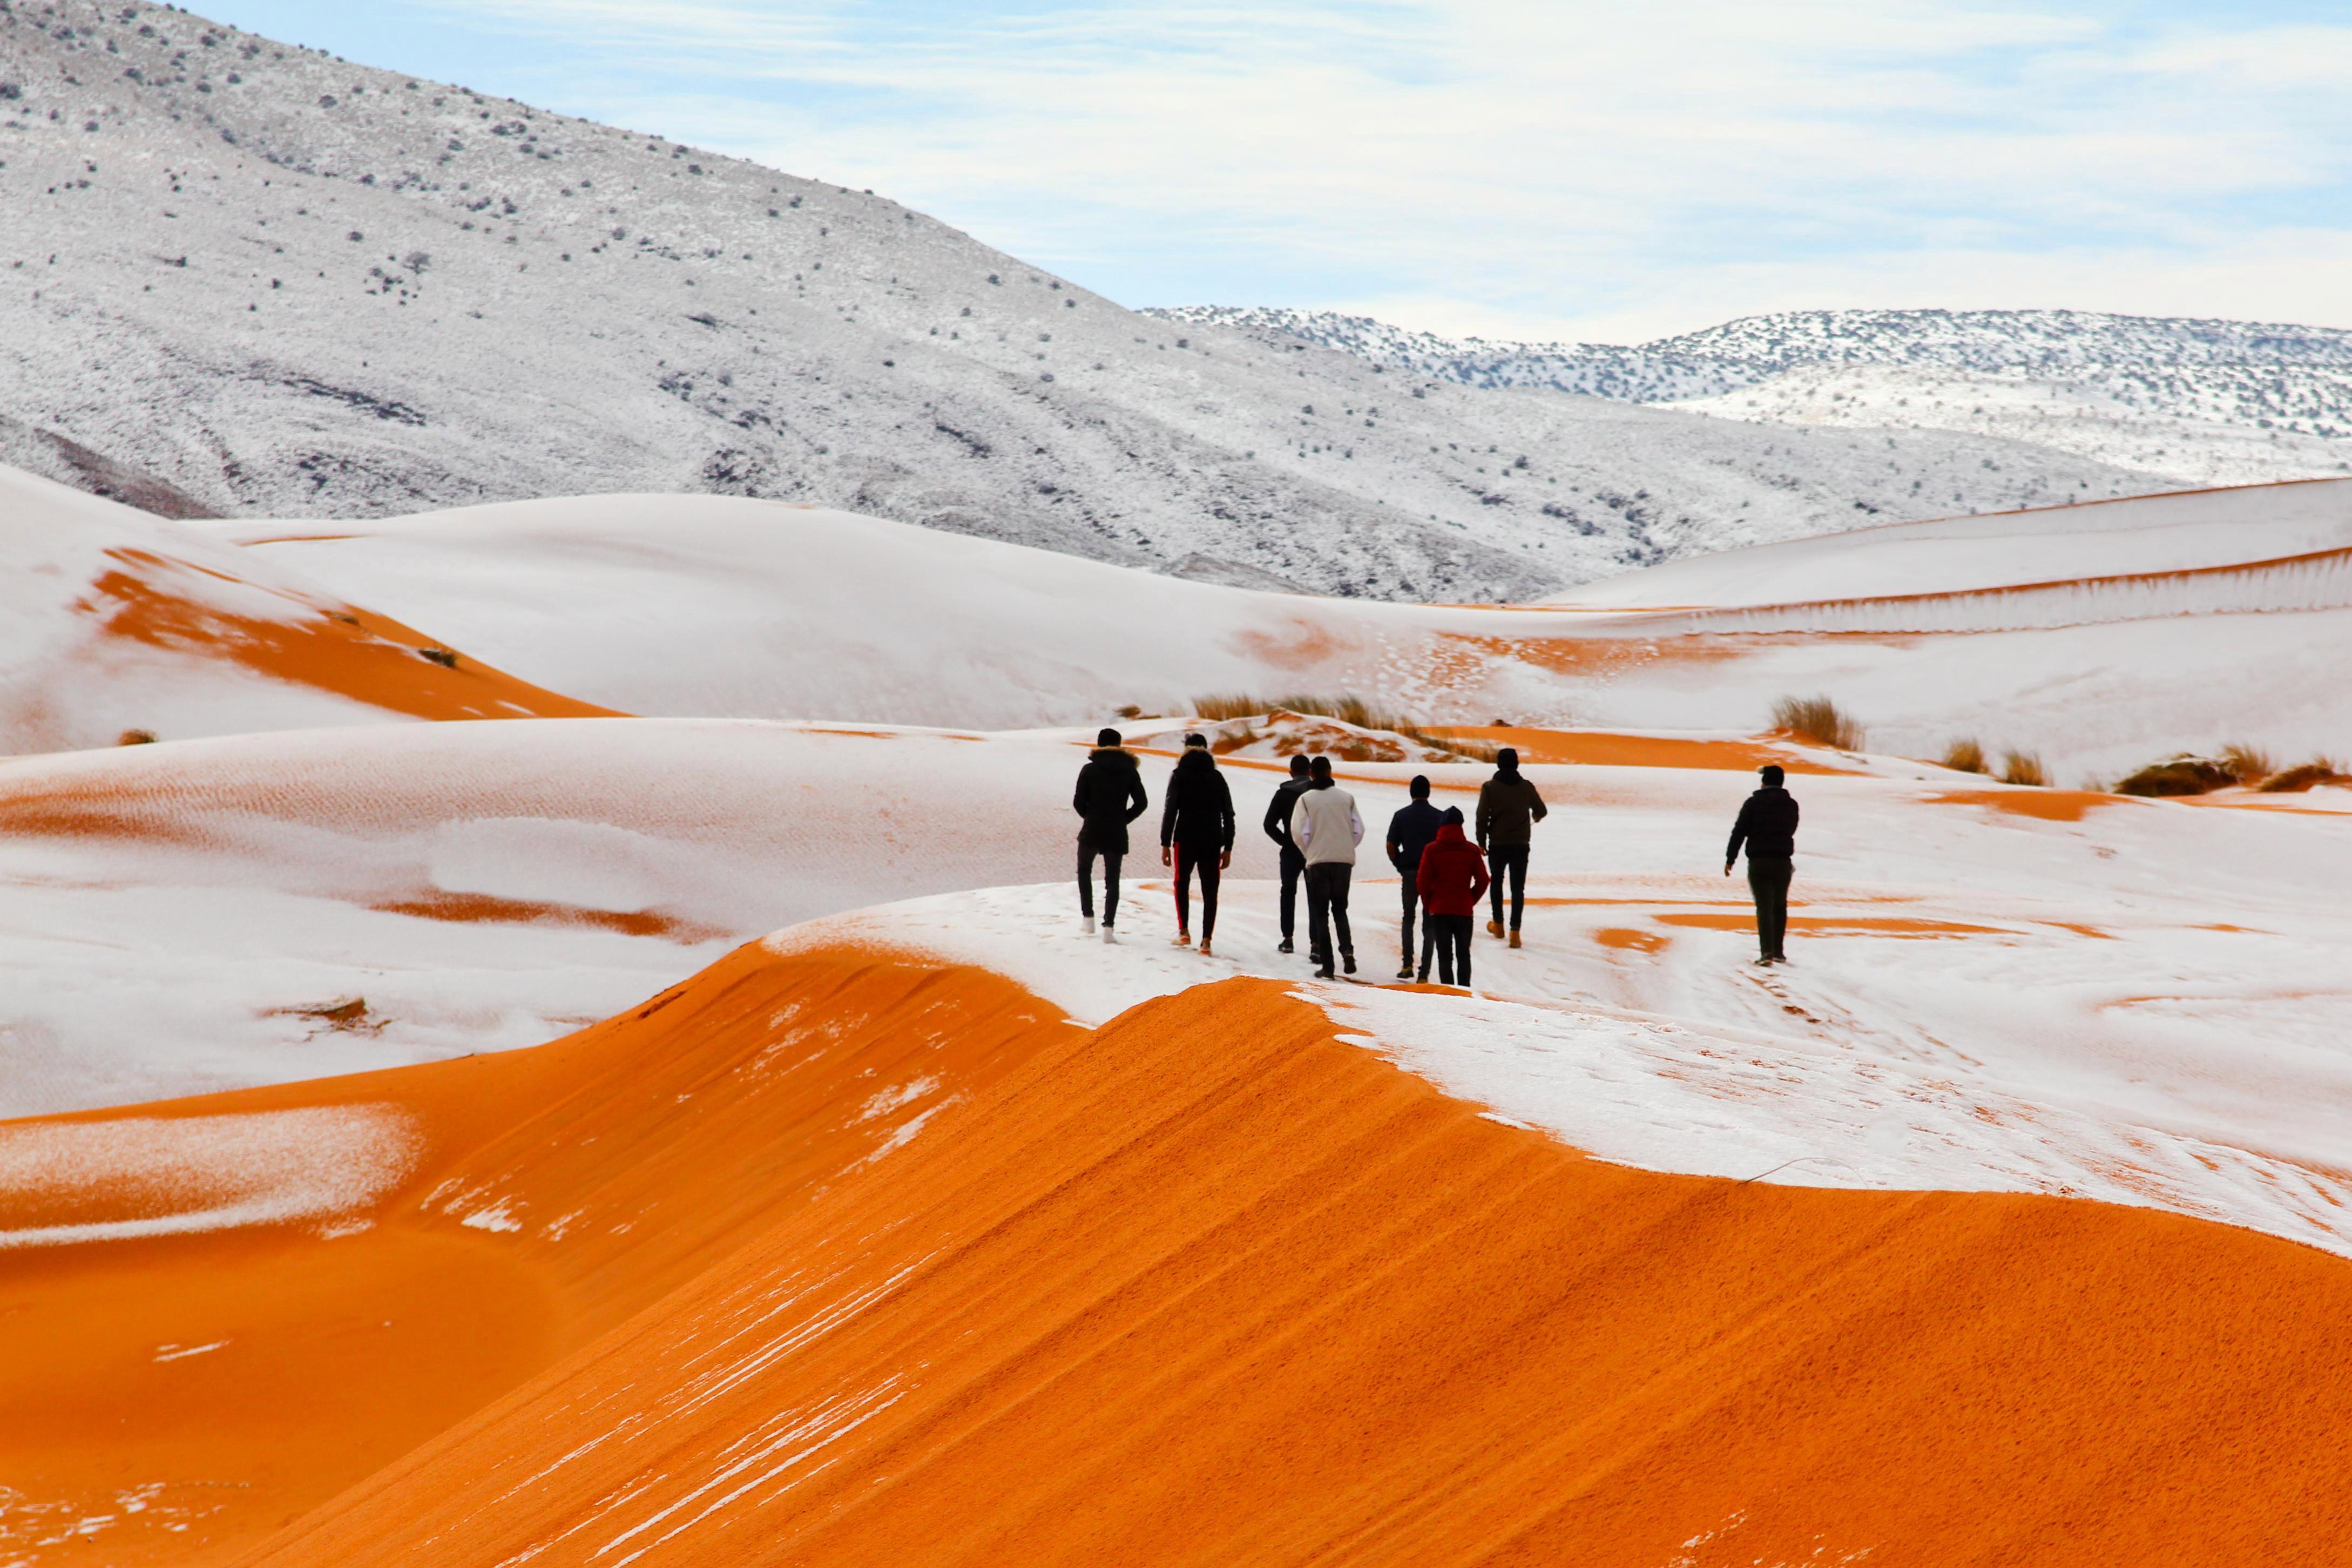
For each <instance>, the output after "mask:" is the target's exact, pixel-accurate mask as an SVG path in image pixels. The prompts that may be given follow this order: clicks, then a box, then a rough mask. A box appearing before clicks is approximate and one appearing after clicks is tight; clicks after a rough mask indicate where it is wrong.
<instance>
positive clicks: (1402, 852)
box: [1386, 773, 1445, 980]
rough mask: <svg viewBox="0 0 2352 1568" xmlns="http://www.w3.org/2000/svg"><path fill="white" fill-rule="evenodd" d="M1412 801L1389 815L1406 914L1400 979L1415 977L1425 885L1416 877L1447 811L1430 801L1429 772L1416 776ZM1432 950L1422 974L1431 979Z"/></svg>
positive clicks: (1392, 851) (1400, 931)
mask: <svg viewBox="0 0 2352 1568" xmlns="http://www.w3.org/2000/svg"><path fill="white" fill-rule="evenodd" d="M1410 787H1411V789H1412V804H1411V805H1407V806H1405V807H1404V808H1403V809H1402V810H1401V811H1399V812H1398V813H1397V814H1396V815H1395V816H1391V817H1390V818H1389V836H1388V842H1387V846H1386V847H1387V849H1388V852H1389V864H1390V865H1391V866H1393V867H1395V868H1397V878H1398V881H1399V883H1400V885H1401V886H1402V889H1403V895H1402V896H1403V900H1404V914H1403V919H1402V923H1401V924H1400V926H1399V927H1398V930H1397V942H1398V943H1399V945H1400V946H1401V947H1402V949H1403V950H1404V959H1403V962H1402V963H1400V964H1399V965H1398V966H1397V978H1398V979H1399V980H1410V979H1412V911H1413V908H1414V906H1415V905H1417V904H1419V903H1420V902H1421V885H1420V883H1419V882H1418V881H1417V880H1415V878H1416V876H1417V874H1418V873H1419V872H1420V870H1421V852H1422V851H1423V849H1426V848H1428V847H1429V841H1430V840H1431V839H1433V838H1434V837H1437V829H1438V826H1439V825H1440V824H1442V823H1443V822H1444V820H1445V814H1444V812H1441V811H1439V810H1438V809H1437V808H1436V807H1435V806H1433V805H1430V804H1429V775H1428V774H1426V773H1415V774H1413V775H1412V785H1411V786H1410ZM1427 954H1428V949H1427V947H1426V946H1424V947H1423V958H1422V961H1421V977H1422V978H1423V980H1426V979H1428V978H1429V958H1428V956H1427Z"/></svg>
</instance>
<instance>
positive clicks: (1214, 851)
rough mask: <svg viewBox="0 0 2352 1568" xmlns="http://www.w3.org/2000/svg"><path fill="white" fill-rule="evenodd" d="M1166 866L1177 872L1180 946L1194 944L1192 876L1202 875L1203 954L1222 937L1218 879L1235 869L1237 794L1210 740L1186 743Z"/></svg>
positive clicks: (1163, 852)
mask: <svg viewBox="0 0 2352 1568" xmlns="http://www.w3.org/2000/svg"><path fill="white" fill-rule="evenodd" d="M1233 863H1234V792H1233V791H1232V789H1231V788H1229V787H1228V786H1227V785H1226V784H1225V775H1224V774H1223V773H1220V772H1218V771H1217V759H1216V758H1215V757H1213V756H1212V755H1210V754H1209V741H1208V737H1207V736H1205V735H1187V736H1185V737H1184V754H1183V755H1182V756H1181V757H1178V758H1177V759H1176V771H1175V772H1174V773H1170V774H1169V775H1168V793H1167V795H1164V796H1162V797H1161V800H1160V864H1161V865H1162V866H1172V867H1174V868H1175V871H1176V877H1175V880H1174V884H1173V886H1174V888H1175V890H1176V945H1177V946H1179V947H1184V946H1187V945H1189V944H1190V943H1191V942H1192V873H1193V871H1194V870H1196V869H1197V870H1198V871H1199V872H1200V873H1201V952H1202V956H1203V957H1205V956H1207V955H1208V952H1209V942H1210V941H1211V939H1212V938H1213V937H1214V936H1215V935H1216V934H1217V879H1218V878H1219V876H1220V875H1221V874H1222V873H1223V871H1224V869H1225V868H1226V867H1228V866H1230V865H1232V864H1233Z"/></svg>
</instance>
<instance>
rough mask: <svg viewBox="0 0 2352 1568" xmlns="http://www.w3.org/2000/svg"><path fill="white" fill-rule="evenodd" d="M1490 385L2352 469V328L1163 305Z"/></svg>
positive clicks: (2261, 471)
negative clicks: (1499, 336) (1578, 339)
mask: <svg viewBox="0 0 2352 1568" xmlns="http://www.w3.org/2000/svg"><path fill="white" fill-rule="evenodd" d="M1149 313H1150V314H1152V315H1156V316H1160V317H1161V318H1163V319H1166V320H1168V321H1182V322H1186V323H1192V324H1210V323H1213V324H1218V325H1223V326H1228V327H1232V328H1234V329H1236V330H1239V331H1247V332H1251V333H1254V334H1255V335H1257V336H1258V337H1260V338H1261V339H1262V340H1265V341H1269V342H1311V343H1317V344H1320V345H1323V346H1326V347H1329V348H1333V349H1338V350H1340V351H1342V352H1344V353H1351V354H1354V355H1356V356H1357V357H1359V358H1360V359H1363V360H1366V361H1368V362H1370V363H1374V364H1378V365H1381V366H1382V367H1384V368H1386V369H1389V370H1391V371H1404V372H1407V373H1409V374H1414V375H1422V376H1428V377H1431V378H1433V379H1435V380H1439V381H1445V382H1452V383H1455V384H1460V385H1465V386H1479V387H1540V388H1548V389H1549V390H1552V391H1556V392H1569V393H1577V394H1582V395H1591V396H1598V397H1609V398H1616V399H1620V400H1622V401H1627V402H1634V403H1644V404H1653V405H1671V406H1674V407H1677V408H1681V409H1685V410H1688V411H1691V412H1696V413H1707V414H1715V415H1718V416H1722V417H1725V418H1729V419H1743V420H1748V421H1753V422H1757V423H1761V424H1768V425H1780V426H1799V427H1822V426H1828V427H1840V428H1852V429H1881V430H1884V429H1906V430H1948V431H1958V432H1966V433H1969V434H1971V435H1977V436H1991V437H2002V438H2004V439H2008V440H2013V441H2018V442H2022V443H2027V444H2030V445H2032V446H2036V447H2044V448H2048V449H2050V450H2053V451H2058V452H2065V453H2071V454H2073V455H2074V456H2076V457H2080V458H2089V459H2093V460H2096V461H2100V462H2106V463H2115V464H2119V465H2122V466H2124V467H2126V468H2135V469H2139V470H2144V471H2147V472H2149V473H2155V474H2161V475H2163V476H2165V477H2166V478H2168V479H2173V480H2176V481H2178V482H2179V483H2182V484H2193V485H2216V484H2257V483H2261V482H2263V481H2264V480H2271V479H2312V478H2322V477H2326V476H2331V475H2336V474H2342V473H2347V472H2352V331H2342V330H2339V329H2336V328H2332V327H2299V326H2287V325H2274V324H2269V323H2263V322H2253V321H2191V320H2168V319H2163V318H2153V317H2143V316H2116V315H2107V314H2103V313H2100V312H2097V311H2091V310H1793V311H1788V312H1785V313H1782V314H1779V315H1769V316H1748V317H1743V318H1741V319H1740V320H1738V321H1727V322H1725V323H1724V324H1723V325H1721V326H1718V327H1709V328H1707V329H1706V330H1705V331H1696V332H1685V333H1683V334H1681V335H1680V336H1677V337H1671V338H1660V339H1657V340H1655V341H1654V342H1646V343H1641V344H1637V345H1633V346H1631V347H1625V346H1620V345H1616V344H1610V343H1509V342H1485V341H1483V340H1481V339H1477V338H1468V339H1453V338H1444V337H1440V336H1437V335H1436V334H1434V333H1431V332H1416V331H1407V330H1405V329H1402V328H1398V327H1392V326H1390V325H1388V324H1387V323H1386V322H1382V321H1373V320H1371V319H1370V318H1368V317H1363V316H1346V315H1339V314H1337V313H1334V312H1330V311H1312V310H1266V309H1247V308H1232V307H1224V306H1192V307H1185V308H1181V309H1176V310H1153V311H1150V312H1149Z"/></svg>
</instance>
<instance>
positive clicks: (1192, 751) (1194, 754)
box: [1176, 746, 1217, 773]
mask: <svg viewBox="0 0 2352 1568" xmlns="http://www.w3.org/2000/svg"><path fill="white" fill-rule="evenodd" d="M1216 766H1217V759H1216V758H1214V757H1213V756H1211V755H1210V754H1209V753H1208V752H1207V750H1206V749H1205V748H1203V747H1200V746H1187V747H1185V748H1184V754H1183V755H1182V756H1181V757H1179V758H1177V759H1176V771H1177V772H1178V773H1213V772H1214V771H1215V770H1216Z"/></svg>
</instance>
